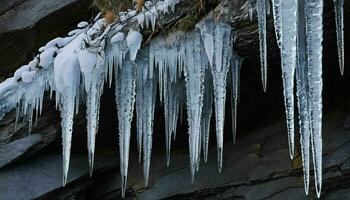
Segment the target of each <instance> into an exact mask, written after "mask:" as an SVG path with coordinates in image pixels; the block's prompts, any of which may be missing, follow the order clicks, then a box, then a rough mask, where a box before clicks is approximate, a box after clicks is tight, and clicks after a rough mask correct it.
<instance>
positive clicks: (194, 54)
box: [181, 32, 205, 182]
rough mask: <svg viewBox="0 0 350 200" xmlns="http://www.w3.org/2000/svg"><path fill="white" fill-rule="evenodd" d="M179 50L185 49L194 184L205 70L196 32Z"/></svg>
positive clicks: (187, 36) (189, 35)
mask: <svg viewBox="0 0 350 200" xmlns="http://www.w3.org/2000/svg"><path fill="white" fill-rule="evenodd" d="M181 48H185V51H181V52H183V53H184V55H182V57H183V60H184V63H185V66H184V68H185V69H184V71H185V77H186V93H187V113H188V114H187V115H188V124H189V131H188V132H189V149H190V163H191V165H190V168H191V181H192V182H194V178H195V173H196V171H197V169H198V160H199V159H198V157H199V151H198V150H199V148H198V146H199V145H200V144H199V141H200V138H199V137H200V126H201V115H202V107H203V93H204V91H203V82H204V80H203V77H204V72H205V68H204V67H203V65H202V63H201V41H200V36H199V33H198V32H194V33H193V34H187V35H186V39H185V40H184V43H182V45H181Z"/></svg>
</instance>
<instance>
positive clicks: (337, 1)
mask: <svg viewBox="0 0 350 200" xmlns="http://www.w3.org/2000/svg"><path fill="white" fill-rule="evenodd" d="M333 3H334V13H335V24H336V29H337V45H338V61H339V67H340V74H341V75H344V0H333Z"/></svg>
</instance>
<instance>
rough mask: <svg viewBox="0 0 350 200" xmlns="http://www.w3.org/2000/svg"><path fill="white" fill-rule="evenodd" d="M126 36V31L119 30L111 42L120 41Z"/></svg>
mask: <svg viewBox="0 0 350 200" xmlns="http://www.w3.org/2000/svg"><path fill="white" fill-rule="evenodd" d="M124 38H125V36H124V33H122V32H118V33H117V34H115V35H114V36H113V37H112V39H111V42H112V43H116V42H120V41H123V40H124Z"/></svg>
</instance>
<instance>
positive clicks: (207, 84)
mask: <svg viewBox="0 0 350 200" xmlns="http://www.w3.org/2000/svg"><path fill="white" fill-rule="evenodd" d="M203 110H204V112H202V121H201V123H202V124H201V135H202V136H201V137H202V138H201V141H202V149H203V158H204V162H207V161H208V146H209V134H210V121H211V117H212V113H213V77H212V75H211V73H210V70H209V69H208V70H206V72H205V78H204V99H203Z"/></svg>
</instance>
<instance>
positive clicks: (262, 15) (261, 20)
mask: <svg viewBox="0 0 350 200" xmlns="http://www.w3.org/2000/svg"><path fill="white" fill-rule="evenodd" d="M257 12H258V24H259V46H260V64H261V81H262V86H263V90H264V92H266V85H267V41H266V0H257Z"/></svg>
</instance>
